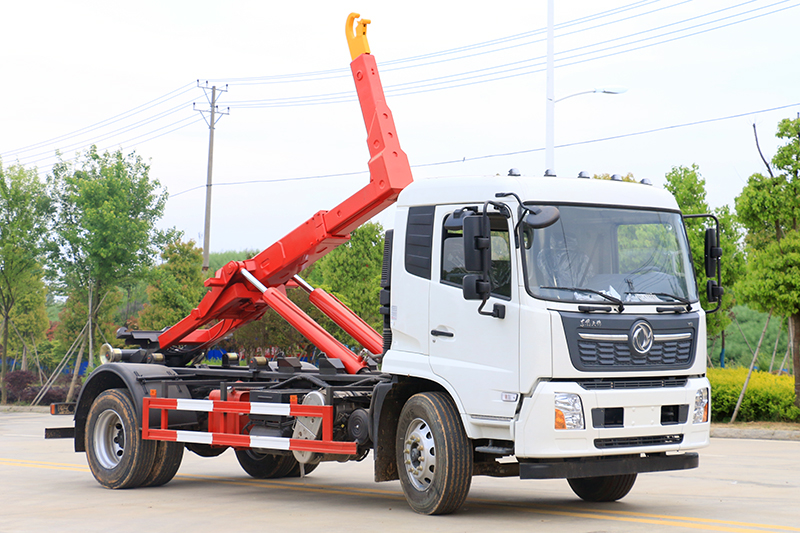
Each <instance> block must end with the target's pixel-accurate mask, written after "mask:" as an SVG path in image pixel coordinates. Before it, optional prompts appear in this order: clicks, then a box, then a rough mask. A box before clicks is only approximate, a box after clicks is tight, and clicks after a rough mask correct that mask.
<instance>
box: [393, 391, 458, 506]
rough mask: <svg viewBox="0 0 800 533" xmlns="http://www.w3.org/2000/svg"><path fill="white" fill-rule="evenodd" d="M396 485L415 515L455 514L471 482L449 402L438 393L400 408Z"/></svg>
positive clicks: (419, 397)
mask: <svg viewBox="0 0 800 533" xmlns="http://www.w3.org/2000/svg"><path fill="white" fill-rule="evenodd" d="M395 455H396V459H397V470H398V473H399V474H400V485H401V486H402V487H403V492H404V493H405V496H406V500H407V501H408V504H409V505H410V506H411V508H412V509H414V511H416V512H418V513H421V514H428V515H433V514H448V513H452V512H454V511H457V510H458V509H459V508H460V507H461V505H462V504H463V503H464V500H466V498H467V494H468V493H469V487H470V483H471V482H472V450H471V449H470V444H469V439H468V438H467V435H466V433H465V432H464V428H463V427H462V425H461V420H460V419H459V416H458V411H457V410H456V407H455V405H454V404H453V401H452V400H451V399H450V397H449V396H447V395H446V394H444V393H441V392H425V393H421V394H416V395H414V396H412V397H411V399H409V400H408V402H406V404H405V405H404V406H403V410H402V412H401V413H400V419H399V421H398V425H397V441H396V447H395Z"/></svg>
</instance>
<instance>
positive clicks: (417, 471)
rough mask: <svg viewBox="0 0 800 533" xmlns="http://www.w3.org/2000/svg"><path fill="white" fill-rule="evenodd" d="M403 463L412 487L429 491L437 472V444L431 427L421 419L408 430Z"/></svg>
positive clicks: (412, 423) (410, 425)
mask: <svg viewBox="0 0 800 533" xmlns="http://www.w3.org/2000/svg"><path fill="white" fill-rule="evenodd" d="M403 462H404V464H405V467H406V474H407V475H408V480H409V481H410V482H411V485H412V486H413V487H414V488H415V489H417V490H420V491H424V490H427V489H428V488H429V487H430V486H431V483H433V480H434V474H435V471H436V443H435V442H434V440H433V433H431V428H430V426H429V425H428V423H427V422H425V421H424V420H422V419H421V418H415V419H414V420H412V421H411V423H410V424H409V425H408V429H406V436H405V439H404V440H403Z"/></svg>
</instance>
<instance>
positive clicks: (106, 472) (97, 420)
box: [84, 389, 156, 489]
mask: <svg viewBox="0 0 800 533" xmlns="http://www.w3.org/2000/svg"><path fill="white" fill-rule="evenodd" d="M85 439H86V440H85V441H84V442H85V445H86V458H87V460H88V462H89V468H90V469H91V471H92V474H93V475H94V477H95V479H96V480H97V481H98V482H99V483H100V484H101V485H103V486H104V487H108V488H110V489H128V488H133V487H138V486H140V485H141V484H142V483H143V482H144V480H145V479H146V478H147V476H148V475H149V474H150V471H151V470H152V468H153V456H154V455H155V451H156V441H152V440H144V439H142V432H141V431H140V430H139V421H138V419H137V417H136V409H135V408H134V405H133V401H132V400H131V398H130V396H129V395H128V393H127V391H124V390H122V389H110V390H107V391H105V392H103V393H101V394H100V395H99V396H98V397H97V398H95V400H94V403H92V407H91V408H90V409H89V415H88V418H87V421H86V437H85Z"/></svg>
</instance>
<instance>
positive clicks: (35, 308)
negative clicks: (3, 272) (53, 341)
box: [9, 269, 50, 370]
mask: <svg viewBox="0 0 800 533" xmlns="http://www.w3.org/2000/svg"><path fill="white" fill-rule="evenodd" d="M46 295H47V288H46V287H45V285H44V282H43V281H42V271H41V270H40V269H37V270H36V271H34V272H32V273H31V275H30V276H29V278H28V280H27V281H26V282H25V284H24V289H23V290H22V291H21V292H20V294H19V296H18V297H17V303H16V305H15V306H14V309H13V310H12V311H11V314H10V320H11V323H12V324H13V327H12V330H14V335H13V336H11V338H10V339H9V348H10V349H12V350H13V349H14V348H16V349H17V350H18V351H20V352H21V353H22V364H21V367H20V368H21V369H22V370H28V362H29V360H30V358H31V357H34V350H35V349H36V346H37V345H38V344H39V343H40V342H41V341H43V340H44V339H45V334H46V333H47V330H48V329H49V328H50V321H49V320H48V319H47V310H46V305H45V301H46ZM20 337H21V339H20Z"/></svg>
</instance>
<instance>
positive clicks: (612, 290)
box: [522, 204, 697, 305]
mask: <svg viewBox="0 0 800 533" xmlns="http://www.w3.org/2000/svg"><path fill="white" fill-rule="evenodd" d="M526 205H527V204H526ZM558 209H559V211H560V213H561V217H560V219H559V220H558V221H557V222H556V223H555V224H553V225H551V226H549V227H547V228H544V229H533V228H531V227H529V226H527V225H526V224H524V223H523V224H522V232H523V242H524V248H523V250H524V255H525V269H526V272H525V280H526V283H527V289H528V292H529V293H530V294H531V295H532V296H536V297H540V298H545V299H548V300H564V301H570V302H587V301H590V302H598V303H600V302H603V303H608V301H609V298H605V297H604V295H606V296H610V297H611V298H614V299H618V300H621V301H622V302H624V303H625V304H626V305H628V304H648V303H649V304H653V303H659V304H663V303H664V302H681V301H683V302H686V301H687V300H688V301H696V300H697V287H696V285H695V282H694V275H693V272H692V266H691V261H690V258H689V250H688V245H687V243H686V234H685V232H684V229H683V220H682V218H681V216H680V214H679V213H671V212H664V211H645V210H636V209H616V208H608V207H603V208H600V207H581V206H559V207H558ZM598 292H599V293H602V294H597V293H598Z"/></svg>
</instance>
